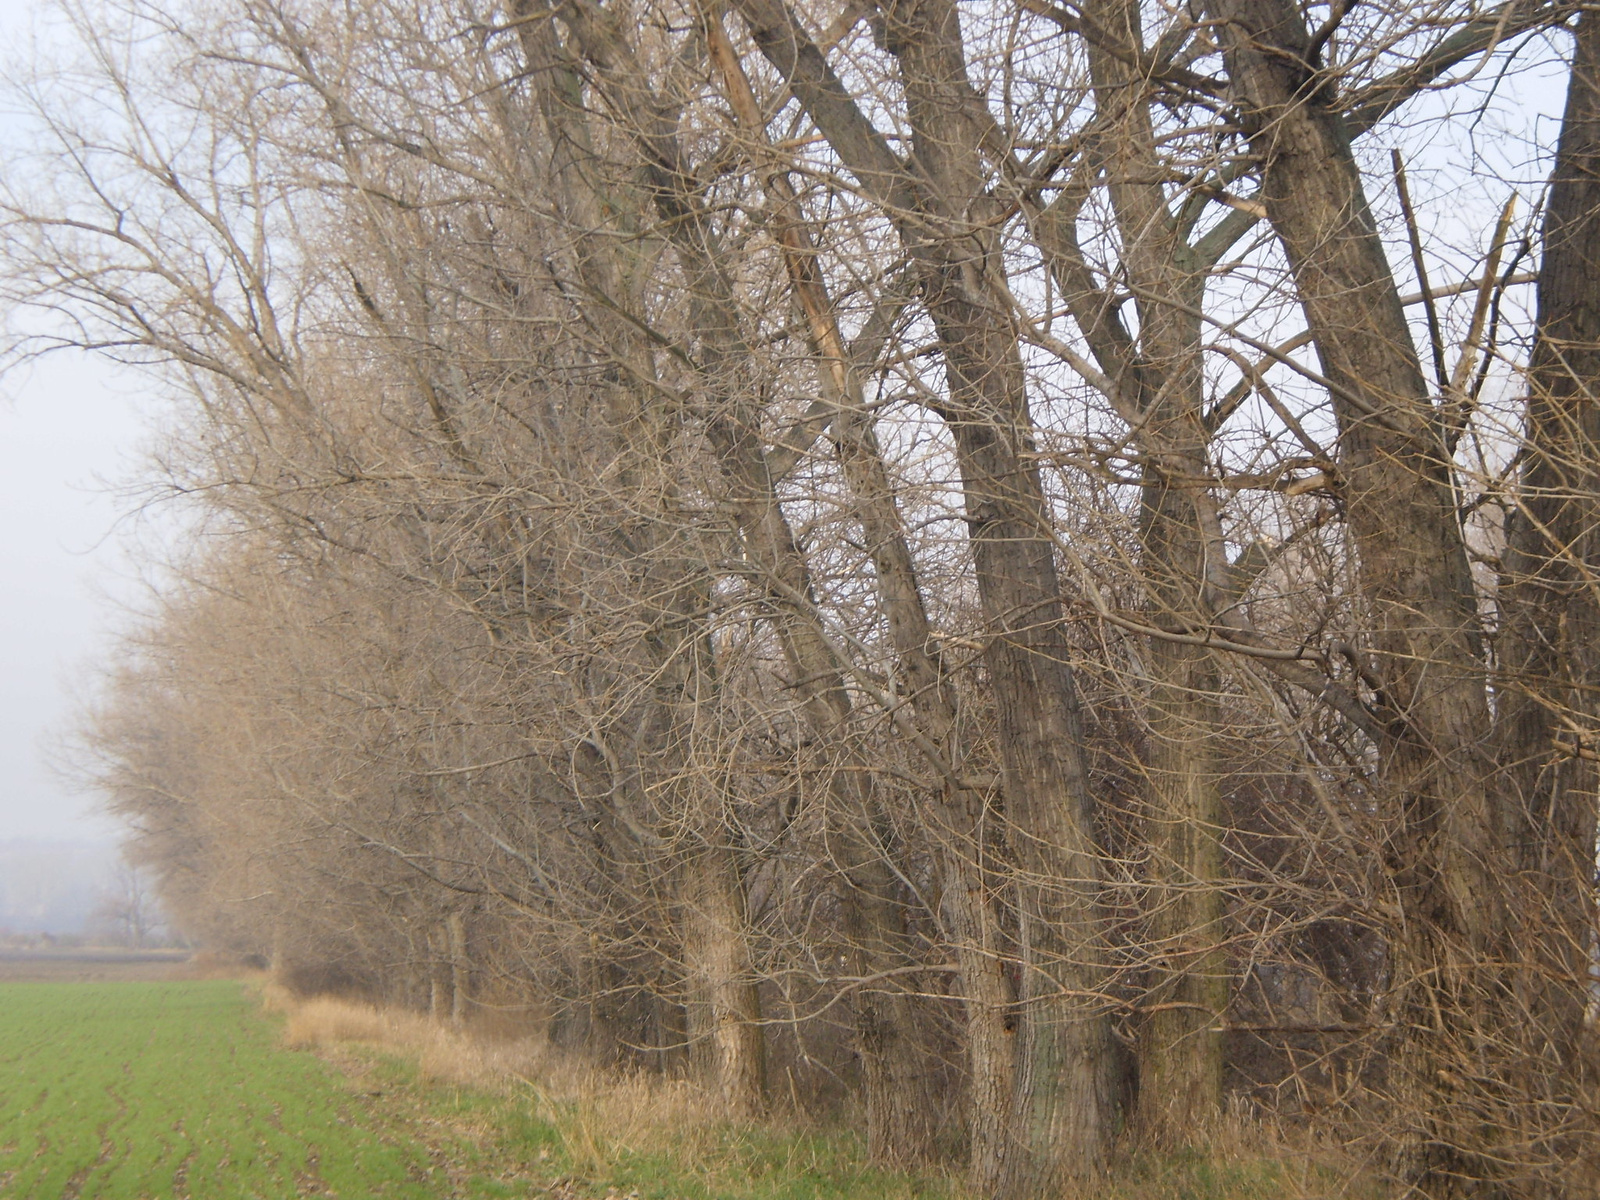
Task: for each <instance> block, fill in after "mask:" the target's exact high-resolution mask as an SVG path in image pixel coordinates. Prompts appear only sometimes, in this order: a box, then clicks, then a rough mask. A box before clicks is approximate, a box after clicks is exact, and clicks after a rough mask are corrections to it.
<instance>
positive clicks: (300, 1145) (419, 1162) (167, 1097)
mask: <svg viewBox="0 0 1600 1200" xmlns="http://www.w3.org/2000/svg"><path fill="white" fill-rule="evenodd" d="M430 1165H431V1164H430V1162H429V1160H428V1156H427V1154H426V1152H425V1151H424V1149H423V1148H422V1147H421V1146H419V1145H418V1144H417V1143H415V1142H414V1141H412V1140H410V1139H408V1138H405V1137H396V1136H393V1135H392V1134H391V1133H390V1132H389V1131H386V1130H385V1129H384V1128H383V1127H382V1123H381V1122H379V1121H378V1120H377V1119H376V1118H375V1117H374V1116H373V1115H372V1114H371V1113H370V1112H369V1111H367V1110H366V1109H365V1108H364V1106H362V1105H361V1104H359V1103H358V1097H357V1096H356V1095H354V1094H353V1093H352V1092H351V1091H350V1090H349V1089H348V1088H346V1087H343V1086H341V1085H340V1082H339V1081H338V1079H337V1078H336V1077H335V1076H334V1075H333V1073H332V1072H331V1071H330V1070H329V1069H328V1068H327V1067H325V1066H324V1065H323V1064H322V1063H321V1062H320V1061H318V1060H317V1059H316V1058H315V1057H314V1056H312V1055H310V1054H304V1053H294V1052H289V1051H285V1050H281V1049H279V1048H278V1047H277V1046H276V1045H275V1031H274V1028H273V1026H272V1025H271V1024H270V1023H269V1022H267V1021H265V1020H263V1019H262V1017H261V1015H260V1012H259V1009H258V1008H257V1006H256V1005H255V1004H254V1003H253V1002H252V1001H251V1000H250V999H248V998H247V997H246V996H245V994H244V992H243V990H242V988H241V986H240V985H239V984H238V983H236V982H228V981H223V982H211V983H195V982H181V983H180V982H173V983H103V984H92V983H6V984H0V1196H6V1197H17V1198H18V1200H58V1198H59V1200H68V1198H72V1197H81V1198H83V1200H142V1198H144V1197H150V1198H152V1200H156V1198H159V1200H168V1198H182V1197H194V1198H196V1200H234V1198H238V1200H245V1198H252V1200H253V1198H256V1197H260V1198H262V1200H284V1198H287V1197H294V1196H307V1195H311V1196H335V1195H336V1196H340V1197H343V1198H344V1200H357V1198H358V1197H375V1198H376V1197H385V1198H387V1197H419V1198H420V1197H432V1196H436V1195H438V1192H437V1191H435V1190H434V1189H433V1188H432V1187H430V1186H428V1176H429V1174H430V1171H429V1167H430Z"/></svg>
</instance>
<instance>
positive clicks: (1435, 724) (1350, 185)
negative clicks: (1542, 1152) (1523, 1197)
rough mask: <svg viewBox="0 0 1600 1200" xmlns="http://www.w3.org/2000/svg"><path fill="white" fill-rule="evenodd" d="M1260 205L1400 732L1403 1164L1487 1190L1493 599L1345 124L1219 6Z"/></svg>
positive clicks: (1286, 41)
mask: <svg viewBox="0 0 1600 1200" xmlns="http://www.w3.org/2000/svg"><path fill="white" fill-rule="evenodd" d="M1211 10H1212V13H1213V14H1214V16H1215V17H1216V18H1217V20H1218V21H1219V23H1220V26H1221V30H1222V38H1223V49H1224V56H1225V59H1226V62H1227V66H1228V71H1229V76H1230V79H1231V82H1232V89H1233V94H1234V98H1235V99H1236V101H1237V102H1238V104H1239V106H1240V109H1241V112H1242V113H1243V115H1244V119H1245V121H1246V131H1247V133H1248V135H1249V138H1250V146H1251V149H1252V151H1253V152H1254V153H1255V154H1256V155H1257V156H1258V158H1259V159H1260V162H1261V179H1262V199H1263V201H1264V202H1265V205H1266V210H1267V215H1268V217H1269V219H1270V220H1271V222H1272V225H1273V227H1274V229H1275V231H1276V233H1277V235H1278V238H1279V240H1280V242H1281V244H1282V246H1283V248H1284V251H1285V253H1286V255H1287V256H1288V259H1289V265H1290V269H1291V271H1292V273H1293V277H1294V282H1295V287H1296V290H1297V294H1298V298H1299V300H1300V303H1301V306H1302V308H1303V309H1304V312H1305V316H1306V321H1307V324H1308V326H1309V329H1310V332H1311V335H1312V338H1313V339H1314V342H1315V345H1316V347H1317V351H1318V354H1319V356H1320V358H1321V362H1322V368H1323V373H1324V375H1325V377H1326V379H1327V381H1328V386H1329V390H1330V393H1331V395H1332V400H1333V407H1334V412H1335V415H1336V417H1337V419H1338V424H1339V458H1340V461H1339V464H1338V465H1339V474H1340V477H1341V478H1340V483H1341V485H1342V492H1343V497H1344V500H1345V504H1346V511H1347V519H1348V524H1349V528H1350V531H1351V534H1352V535H1353V539H1354V546H1355V551H1356V555H1357V560H1358V561H1357V577H1358V580H1359V588H1360V592H1361V596H1362V599H1363V601H1364V603H1365V605H1366V614H1365V619H1366V620H1367V621H1368V622H1369V623H1370V628H1371V635H1370V642H1369V645H1368V646H1367V647H1366V649H1367V650H1369V651H1370V652H1371V654H1372V656H1373V659H1374V661H1373V663H1372V665H1371V670H1372V674H1373V676H1374V677H1375V678H1376V679H1377V680H1378V682H1379V688H1378V693H1379V694H1378V700H1379V703H1380V704H1381V705H1382V708H1383V710H1384V716H1385V719H1386V728H1385V730H1384V736H1383V737H1382V738H1381V739H1380V744H1379V746H1378V755H1379V759H1378V771H1379V777H1380V780H1381V783H1382V788H1383V793H1382V795H1383V802H1384V803H1385V804H1386V805H1388V806H1390V811H1391V815H1392V818H1393V824H1394V827H1395V834H1394V836H1393V838H1392V839H1391V842H1390V846H1389V850H1388V857H1389V869H1390V871H1391V874H1392V877H1393V879H1394V881H1395V884H1396V886H1397V889H1398V896H1399V899H1400V903H1401V905H1402V909H1403V913H1402V921H1401V929H1402V933H1401V934H1400V937H1399V943H1398V945H1397V946H1396V947H1395V957H1394V973H1395V974H1394V988H1395V992H1396V1000H1397V1006H1396V1014H1395V1015H1396V1019H1397V1021H1398V1022H1399V1027H1400V1028H1401V1029H1402V1030H1403V1031H1404V1033H1403V1035H1402V1037H1403V1042H1402V1047H1401V1052H1400V1055H1399V1058H1398V1063H1397V1077H1398V1081H1399V1089H1400V1091H1401V1096H1400V1099H1401V1104H1400V1105H1399V1108H1398V1110H1397V1114H1396V1117H1397V1120H1398V1121H1399V1122H1400V1123H1401V1124H1402V1126H1403V1128H1402V1129H1401V1131H1400V1140H1401V1142H1402V1143H1403V1151H1402V1160H1403V1161H1402V1164H1401V1165H1402V1169H1403V1171H1404V1173H1405V1174H1406V1175H1407V1176H1408V1177H1409V1178H1410V1179H1411V1180H1412V1181H1413V1182H1414V1183H1415V1184H1416V1185H1417V1186H1418V1187H1419V1188H1420V1189H1422V1190H1423V1191H1424V1192H1427V1193H1430V1194H1440V1195H1446V1194H1452V1193H1455V1192H1459V1191H1472V1190H1473V1189H1474V1188H1475V1187H1476V1186H1477V1185H1476V1184H1475V1183H1474V1182H1473V1181H1474V1180H1476V1179H1479V1178H1483V1177H1487V1176H1490V1175H1492V1174H1493V1167H1492V1165H1491V1158H1492V1150H1491V1148H1490V1147H1489V1146H1488V1145H1486V1139H1488V1140H1490V1141H1492V1139H1493V1137H1494V1136H1495V1134H1494V1131H1493V1130H1492V1129H1488V1128H1486V1127H1485V1126H1484V1125H1483V1123H1482V1122H1481V1120H1480V1114H1481V1103H1480V1102H1487V1095H1488V1093H1489V1092H1492V1091H1494V1090H1495V1088H1496V1087H1497V1086H1498V1085H1497V1084H1496V1083H1495V1082H1494V1081H1493V1080H1487V1081H1485V1086H1484V1087H1483V1088H1481V1089H1480V1088H1472V1089H1469V1090H1470V1091H1471V1094H1470V1095H1469V1094H1467V1092H1463V1091H1462V1089H1461V1088H1460V1087H1459V1086H1458V1084H1457V1083H1455V1082H1452V1081H1454V1080H1460V1079H1463V1078H1473V1077H1475V1076H1476V1074H1477V1072H1478V1071H1479V1070H1480V1069H1481V1068H1480V1066H1479V1065H1478V1063H1479V1060H1480V1057H1481V1055H1480V1051H1481V1050H1482V1049H1483V1046H1482V1045H1481V1044H1477V1043H1476V1042H1475V1038H1476V1035H1475V1034H1474V1032H1473V1031H1474V1029H1475V1028H1479V1025H1478V1022H1480V1021H1481V1020H1482V1019H1484V1017H1485V1016H1486V1010H1485V1009H1486V1004H1488V1005H1491V1006H1492V1004H1493V999H1492V994H1493V993H1494V992H1495V990H1496V989H1497V987H1498V986H1499V984H1498V981H1497V980H1496V979H1495V978H1494V975H1495V972H1494V970H1493V968H1492V966H1490V965H1488V957H1487V956H1488V954H1489V952H1490V949H1491V947H1493V946H1494V945H1495V944H1497V938H1496V932H1497V930H1498V929H1499V928H1500V927H1501V924H1502V921H1503V909H1502V900H1501V889H1500V887H1499V886H1498V874H1499V870H1500V868H1501V866H1502V865H1503V864H1502V854H1501V847H1500V846H1499V845H1498V844H1497V838H1496V833H1497V827H1498V815H1497V813H1496V811H1495V805H1494V797H1493V792H1492V787H1491V780H1492V777H1493V775H1494V765H1493V764H1492V762H1491V761H1490V759H1489V755H1488V753H1487V751H1488V749H1489V741H1488V733H1489V713H1488V705H1487V699H1486V689H1485V668H1484V662H1483V650H1482V645H1481V630H1480V628H1479V623H1478V614H1477V606H1476V600H1475V597H1474V594H1473V588H1472V582H1471V578H1470V574H1469V571H1468V564H1467V555H1466V548H1465V545H1464V541H1463V537H1462V533H1461V529H1460V526H1459V524H1458V521H1457V517H1456V504H1455V497H1454V494H1453V490H1452V483H1451V478H1450V454H1449V452H1448V450H1447V448H1446V443H1445V438H1444V429H1443V420H1442V418H1441V415H1440V414H1439V412H1437V411H1436V410H1435V409H1434V407H1433V405H1432V403H1431V402H1430V399H1429V394H1428V388H1427V386H1426V384H1425V382H1424V379H1423V375H1422V371H1421V367H1420V364H1419V362H1418V359H1417V354H1416V350H1415V347H1414V345H1413V343H1412V340H1411V335H1410V330H1409V328H1408V326H1407V323H1406V319H1405V314H1404V312H1403V310H1402V308H1401V304H1400V297H1399V292H1398V289H1397V288H1396V286H1395V281H1394V278H1393V275H1392V273H1391V271H1390V268H1389V265H1388V262H1387V260H1386V258H1385V255H1384V250H1383V246H1382V244H1381V242H1380V241H1379V238H1378V234H1377V230H1376V228H1375V226H1374V223H1373V220H1372V215H1371V212H1370V210H1369V208H1368V206H1367V201H1366V196H1365V194H1364V191H1363V185H1362V181H1361V177H1360V173H1359V171H1358V169H1357V167H1356V164H1355V160H1354V158H1353V157H1352V155H1351V151H1350V142H1349V134H1348V131H1347V129H1346V128H1345V125H1344V121H1343V118H1342V117H1341V116H1340V114H1339V112H1338V110H1337V109H1336V108H1335V107H1334V105H1333V103H1332V98H1331V97H1330V96H1327V95H1325V94H1323V92H1322V91H1321V90H1320V88H1319V86H1318V85H1317V83H1316V81H1315V79H1314V77H1313V70H1314V66H1315V64H1314V63H1311V62H1309V61H1307V58H1308V55H1310V54H1311V50H1310V44H1311V39H1310V34H1309V32H1308V31H1307V29H1306V26H1305V21H1304V19H1303V18H1302V17H1301V15H1300V12H1299V10H1298V9H1297V8H1295V7H1294V6H1293V5H1290V4H1288V3H1287V0H1213V3H1212V6H1211Z"/></svg>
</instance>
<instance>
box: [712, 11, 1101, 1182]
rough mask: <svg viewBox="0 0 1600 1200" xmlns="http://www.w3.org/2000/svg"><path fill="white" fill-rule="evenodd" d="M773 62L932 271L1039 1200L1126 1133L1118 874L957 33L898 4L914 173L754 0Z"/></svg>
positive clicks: (1020, 1167) (932, 304)
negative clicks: (1108, 969) (1121, 1115)
mask: <svg viewBox="0 0 1600 1200" xmlns="http://www.w3.org/2000/svg"><path fill="white" fill-rule="evenodd" d="M736 7H737V8H738V10H739V12H740V14H741V15H742V16H743V17H744V19H745V22H746V24H747V25H748V26H749V28H750V32H751V34H752V36H753V37H754V39H755V42H756V45H757V46H758V47H759V48H760V50H761V51H762V53H763V54H764V55H765V56H766V57H767V58H768V59H769V60H770V61H771V62H772V64H773V66H774V67H776V68H777V70H778V71H779V73H780V74H781V75H782V76H783V78H784V79H785V80H787V82H788V86H789V89H790V91H791V92H792V93H793V94H794V95H795V97H796V98H797V99H798V100H799V102H800V103H801V104H802V105H803V106H804V107H805V108H806V110H807V112H808V113H809V115H810V116H811V119H812V120H813V121H814V122H815V123H816V125H817V126H818V128H819V129H820V130H821V131H822V133H823V135H824V136H825V137H827V138H828V140H829V142H830V144H831V145H832V146H833V148H834V149H835V150H836V151H837V152H838V153H839V155H840V156H841V157H842V158H843V159H844V161H845V163H846V165H847V166H848V168H849V169H850V170H851V171H852V173H853V174H854V175H855V176H856V178H857V179H858V181H860V183H861V184H862V186H863V189H864V190H865V191H866V192H867V194H868V195H869V196H871V197H872V199H873V200H874V201H875V202H876V203H878V204H880V205H881V206H882V207H884V209H885V210H886V212H887V214H888V215H889V216H890V217H891V219H893V220H894V221H895V223H896V225H897V227H898V228H899V229H900V234H901V238H902V241H903V243H904V244H905V246H906V248H907V250H908V251H909V252H910V253H911V254H912V255H913V257H914V259H915V260H916V262H917V264H918V267H919V273H920V276H921V278H922V282H923V287H924V301H925V303H926V305H927V308H928V311H929V313H930V314H931V315H932V317H933V320H934V323H935V326H936V328H937V332H938V337H939V346H940V351H941V357H942V360H943V362H944V365H945V372H946V380H947V385H948V389H949V396H948V400H947V401H946V403H945V407H944V410H943V412H942V413H941V414H940V415H941V416H942V417H943V418H944V420H945V422H946V424H947V425H948V426H949V428H950V430H951V432H952V434H953V435H954V438H955V442H956V449H957V457H958V460H959V465H960V470H961V478H962V489H963V494H964V499H965V505H966V514H967V527H968V539H969V543H970V545H971V547H972V553H973V559H974V564H975V568H976V581H977V586H978V592H979V597H980V602H981V606H982V611H983V616H984V620H985V623H986V625H987V627H988V631H989V642H988V648H987V651H986V654H985V660H986V663H987V666H988V668H989V676H990V686H991V688H992V689H993V695H994V700H995V708H996V718H997V726H998V734H999V742H1000V751H1001V757H1002V765H1003V781H1004V782H1003V792H1004V795H1005V799H1006V809H1007V813H1006V815H1007V817H1008V819H1009V825H1010V829H1011V835H1012V836H1011V842H1012V846H1011V853H1012V858H1013V863H1014V866H1015V868H1016V871H1017V897H1018V918H1019V931H1020V943H1021V948H1022V964H1021V966H1022V983H1021V996H1020V1016H1019V1023H1018V1043H1019V1044H1018V1065H1017V1075H1016V1078H1017V1082H1016V1086H1015V1089H1014V1101H1013V1110H1012V1132H1011V1138H1010V1143H1011V1144H1010V1145H1009V1146H1008V1147H1007V1152H1006V1162H1005V1168H1004V1178H1003V1180H1002V1183H1001V1185H1000V1187H999V1188H998V1189H997V1194H998V1195H1001V1196H1005V1197H1017V1198H1021V1197H1032V1196H1036V1195H1039V1194H1044V1193H1048V1192H1051V1191H1054V1190H1059V1189H1061V1188H1064V1187H1067V1186H1069V1185H1070V1184H1071V1182H1072V1181H1074V1180H1077V1179H1081V1178H1084V1177H1086V1176H1092V1175H1095V1174H1097V1173H1098V1172H1099V1171H1100V1170H1101V1169H1102V1167H1103V1165H1104V1163H1105V1160H1106V1155H1107V1152H1108V1149H1109V1146H1110V1141H1111V1137H1112V1132H1113V1129H1114V1127H1115V1125H1116V1121H1117V1113H1116V1108H1117V1098H1116V1097H1117V1087H1116V1070H1115V1065H1114V1064H1115V1055H1114V1049H1113V1043H1112V1037H1111V1028H1110V1019H1109V1016H1108V1013H1107V1008H1106V997H1105V995H1104V987H1103V984H1104V979H1105V966H1104V953H1105V951H1104V945H1103V931H1102V914H1101V912H1100V908H1099V904H1100V890H1101V864H1100V857H1099V854H1098V850H1097V847H1096V845H1095V841H1094V834H1093V828H1092V813H1093V802H1092V799H1091V796H1090V793H1089V786H1088V775H1087V770H1086V767H1085V761H1084V755H1083V733H1082V717H1081V714H1080V712H1079V705H1078V696H1077V688H1076V681H1075V679H1074V675H1073V671H1072V667H1071V665H1070V661H1069V651H1068V648H1067V645H1066V641H1065V638H1064V637H1063V634H1062V630H1061V624H1060V622H1061V607H1060V604H1061V601H1060V585H1059V580H1058V579H1057V576H1056V569H1055V560H1054V551H1053V546H1052V543H1051V541H1050V538H1049V536H1048V533H1047V529H1048V525H1047V520H1046V511H1045V507H1046V506H1045V501H1044V490H1043V485H1042V481H1041V479H1040V477H1039V473H1038V469H1037V467H1036V465H1035V463H1034V461H1033V459H1032V451H1033V442H1032V421H1031V416H1030V413H1029V410H1028V400H1027V395H1026V390H1025V377H1024V372H1023V368H1022V360H1021V356H1020V354H1019V351H1018V347H1017V342H1016V337H1015V333H1014V331H1013V330H1012V328H1011V326H1010V323H1009V320H1008V319H1007V318H1006V317H1005V315H1004V314H1005V313H1006V311H1007V306H1006V303H1005V302H1004V301H1003V300H1002V299H1001V297H1000V295H998V294H995V291H994V290H993V287H992V282H991V281H998V280H1001V279H1003V275H1004V268H1003V264H1002V262H1001V260H1000V255H999V250H998V245H997V243H996V240H995V238H994V235H993V231H992V229H991V227H990V226H989V224H988V222H987V220H986V214H987V213H988V211H989V210H990V208H991V207H992V206H993V203H994V202H993V200H992V199H991V197H990V196H989V194H988V191H987V188H986V182H985V177H984V171H983V167H982V163H981V161H980V159H979V153H978V146H979V143H980V141H981V140H982V139H981V134H980V133H979V132H978V131H976V130H974V129H973V128H971V127H970V125H969V123H968V116H967V114H968V112H969V101H970V99H971V96H972V87H971V84H970V82H969V81H968V79H967V77H966V67H965V63H964V61H963V57H962V53H963V52H962V42H961V31H960V25H959V20H958V18H957V15H956V11H955V8H954V6H953V5H952V4H949V3H946V2H944V0H928V2H925V3H904V4H899V5H894V6H891V7H886V8H884V9H883V10H881V11H882V13H883V17H884V27H885V28H884V36H885V44H886V46H887V48H888V49H889V50H890V52H891V53H893V54H894V55H895V56H896V58H897V59H898V60H899V62H900V66H901V72H902V78H903V81H904V84H905V94H906V108H907V114H908V116H909V119H910V124H911V128H912V131H913V143H914V148H913V154H912V158H913V160H914V163H915V167H914V168H911V167H907V166H905V165H903V164H902V163H901V162H900V161H899V159H898V158H897V157H896V156H895V155H894V153H893V152H892V151H891V150H890V149H889V147H888V145H887V143H885V142H884V140H883V139H882V137H881V136H880V135H879V134H878V133H877V132H876V130H874V129H873V128H872V126H871V124H870V122H868V121H867V119H866V118H865V116H864V115H863V114H862V112H861V111H860V109H859V108H858V107H857V106H856V105H855V103H854V101H853V100H852V99H851V97H850V96H849V94H848V93H847V92H846V90H845V88H844V86H843V85H842V84H841V82H840V81H839V78H838V77H837V76H836V75H834V73H833V72H832V70H831V69H830V68H829V67H828V64H827V62H826V60H825V59H824V58H823V56H822V54H821V52H820V51H819V50H818V49H817V48H816V46H815V44H814V43H813V42H812V41H811V39H810V38H809V36H808V35H807V34H806V33H805V31H804V29H803V28H802V27H801V26H800V24H799V22H798V21H797V20H796V19H795V17H794V15H793V13H792V12H791V11H790V10H789V9H787V8H786V7H785V6H784V5H783V4H782V3H781V0H738V3H737V4H736Z"/></svg>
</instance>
